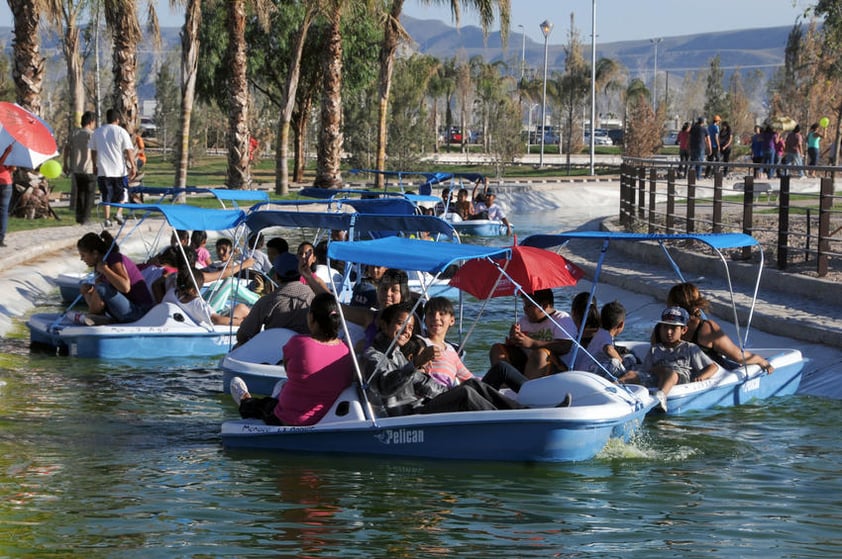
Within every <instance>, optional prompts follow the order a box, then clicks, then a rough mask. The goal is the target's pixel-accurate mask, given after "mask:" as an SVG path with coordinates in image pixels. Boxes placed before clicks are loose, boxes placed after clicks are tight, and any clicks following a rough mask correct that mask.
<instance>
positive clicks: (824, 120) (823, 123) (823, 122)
mask: <svg viewBox="0 0 842 559" xmlns="http://www.w3.org/2000/svg"><path fill="white" fill-rule="evenodd" d="M819 124H820V125H821V127H822V128H827V125H828V124H830V119H829V118H827V117H826V116H823V117H822V119H821V120H820V121H819Z"/></svg>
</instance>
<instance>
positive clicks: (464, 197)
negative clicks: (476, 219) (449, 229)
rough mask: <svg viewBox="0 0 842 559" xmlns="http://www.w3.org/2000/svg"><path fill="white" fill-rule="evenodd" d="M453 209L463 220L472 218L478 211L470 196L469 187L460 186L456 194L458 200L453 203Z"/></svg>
mask: <svg viewBox="0 0 842 559" xmlns="http://www.w3.org/2000/svg"><path fill="white" fill-rule="evenodd" d="M453 211H454V212H455V213H456V214H458V215H459V217H460V218H462V219H463V220H468V219H471V218H472V217H473V216H474V214H475V213H476V212H475V210H474V203H473V202H472V201H471V198H469V197H468V189H467V188H460V189H459V192H458V193H457V194H456V202H455V203H454V204H453Z"/></svg>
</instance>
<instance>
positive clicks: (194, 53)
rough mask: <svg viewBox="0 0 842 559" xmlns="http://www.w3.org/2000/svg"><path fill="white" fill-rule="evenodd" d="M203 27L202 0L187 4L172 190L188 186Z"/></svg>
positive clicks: (182, 42)
mask: <svg viewBox="0 0 842 559" xmlns="http://www.w3.org/2000/svg"><path fill="white" fill-rule="evenodd" d="M201 24H202V0H189V1H188V2H187V6H186V9H185V13H184V27H182V28H181V115H180V118H179V129H178V139H177V141H176V146H175V149H176V161H177V164H176V169H175V182H174V184H175V186H177V187H180V188H184V187H186V186H187V169H188V167H189V163H190V121H191V119H192V117H193V103H194V102H195V98H196V73H197V71H198V67H199V27H200V26H201Z"/></svg>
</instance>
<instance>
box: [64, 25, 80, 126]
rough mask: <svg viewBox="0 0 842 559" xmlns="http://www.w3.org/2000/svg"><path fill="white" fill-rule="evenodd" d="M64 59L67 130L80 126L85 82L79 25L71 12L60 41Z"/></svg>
mask: <svg viewBox="0 0 842 559" xmlns="http://www.w3.org/2000/svg"><path fill="white" fill-rule="evenodd" d="M62 51H63V53H64V61H65V64H66V65H67V90H68V93H69V95H70V110H71V114H70V115H69V116H70V119H71V121H70V127H69V128H68V130H73V128H75V127H78V126H81V123H82V113H83V112H85V83H84V78H83V77H82V65H83V63H82V56H81V54H80V53H79V27H78V26H77V25H76V15H75V14H71V15H70V17H69V18H68V21H67V26H66V27H65V29H64V42H63V43H62Z"/></svg>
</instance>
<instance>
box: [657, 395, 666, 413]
mask: <svg viewBox="0 0 842 559" xmlns="http://www.w3.org/2000/svg"><path fill="white" fill-rule="evenodd" d="M655 399H656V400H658V405H659V406H660V408H661V409H662V410H664V413H666V412H667V395H666V394H664V391H663V390H658V391H657V392H655Z"/></svg>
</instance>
